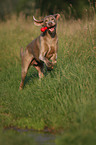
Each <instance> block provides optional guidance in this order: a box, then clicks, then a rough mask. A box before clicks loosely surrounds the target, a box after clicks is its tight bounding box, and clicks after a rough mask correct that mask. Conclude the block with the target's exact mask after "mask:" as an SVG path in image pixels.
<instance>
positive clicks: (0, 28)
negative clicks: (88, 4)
mask: <svg viewBox="0 0 96 145" xmlns="http://www.w3.org/2000/svg"><path fill="white" fill-rule="evenodd" d="M57 33H58V39H59V50H58V59H57V65H56V66H55V68H54V69H53V70H52V71H50V72H47V71H46V67H45V70H44V75H45V77H44V78H43V79H41V80H39V77H38V73H37V70H35V68H34V67H31V68H30V69H29V71H28V73H27V76H26V79H25V85H24V89H23V90H22V91H19V85H20V81H21V59H20V48H21V47H23V48H24V49H25V48H26V45H27V44H28V43H30V42H31V41H32V40H33V39H34V38H36V37H37V36H38V35H39V34H40V27H37V26H35V25H34V24H33V20H32V19H31V18H29V19H27V20H25V19H24V18H23V17H19V18H16V17H15V16H13V17H12V18H11V20H7V21H6V22H1V23H0V127H1V128H2V127H3V128H10V127H15V128H21V129H24V128H27V129H35V130H38V131H43V130H44V129H46V128H47V130H48V131H50V132H53V133H59V134H60V137H59V138H57V139H56V144H57V145H63V144H64V145H69V144H71V145H77V144H78V145H85V144H87V145H90V144H92V145H95V142H96V17H95V18H94V19H93V20H90V21H89V20H87V19H86V20H85V19H84V20H80V19H79V20H74V19H71V20H69V21H67V20H65V19H64V18H63V17H61V19H60V21H59V22H58V26H57ZM0 134H1V132H0Z"/></svg>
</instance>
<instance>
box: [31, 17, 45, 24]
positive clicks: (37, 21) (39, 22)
mask: <svg viewBox="0 0 96 145" xmlns="http://www.w3.org/2000/svg"><path fill="white" fill-rule="evenodd" d="M33 20H34V24H35V25H36V26H42V25H43V24H44V22H43V20H36V19H35V17H34V16H33Z"/></svg>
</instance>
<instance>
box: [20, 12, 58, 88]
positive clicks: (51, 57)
mask: <svg viewBox="0 0 96 145" xmlns="http://www.w3.org/2000/svg"><path fill="white" fill-rule="evenodd" d="M59 17H60V14H54V15H49V16H46V17H44V19H42V20H36V19H35V17H34V16H33V20H34V24H35V25H37V26H42V28H41V31H42V33H41V34H40V36H39V37H37V38H36V39H34V40H33V41H32V42H31V43H29V44H28V45H27V47H26V49H25V51H24V52H23V48H21V67H22V68H21V69H22V72H21V83H20V87H19V89H20V90H21V89H22V88H23V86H24V80H25V77H26V74H27V71H28V68H29V67H30V66H31V65H33V66H34V67H35V68H36V69H37V71H38V74H39V78H42V77H43V76H44V75H43V68H44V63H45V64H46V66H47V68H48V69H49V70H51V69H53V66H54V65H55V64H56V63H57V51H58V37H57V33H56V26H57V20H58V19H59Z"/></svg>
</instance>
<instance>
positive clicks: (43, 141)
mask: <svg viewBox="0 0 96 145" xmlns="http://www.w3.org/2000/svg"><path fill="white" fill-rule="evenodd" d="M7 131H8V132H11V134H12V133H14V132H15V136H16V139H17V140H18V134H19V138H20V135H21V136H23V138H24V139H25V141H26V140H28V139H29V140H32V141H33V142H34V143H35V144H36V145H56V144H55V139H56V136H57V135H55V134H51V133H48V132H38V131H34V130H31V131H29V130H22V129H7V130H5V131H4V132H7ZM21 142H22V140H21ZM33 142H32V145H33Z"/></svg>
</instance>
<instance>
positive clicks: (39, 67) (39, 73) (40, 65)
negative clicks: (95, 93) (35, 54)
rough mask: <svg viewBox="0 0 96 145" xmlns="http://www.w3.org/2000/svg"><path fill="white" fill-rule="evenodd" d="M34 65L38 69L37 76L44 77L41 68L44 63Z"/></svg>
mask: <svg viewBox="0 0 96 145" xmlns="http://www.w3.org/2000/svg"><path fill="white" fill-rule="evenodd" d="M34 67H35V68H36V69H37V71H38V75H39V78H40V79H41V78H43V77H44V74H43V69H44V64H43V63H40V64H38V65H34Z"/></svg>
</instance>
